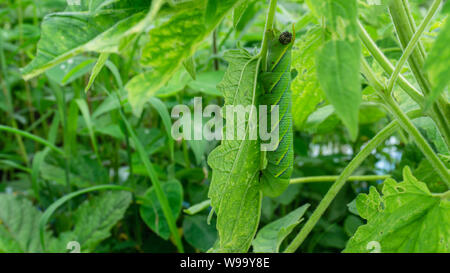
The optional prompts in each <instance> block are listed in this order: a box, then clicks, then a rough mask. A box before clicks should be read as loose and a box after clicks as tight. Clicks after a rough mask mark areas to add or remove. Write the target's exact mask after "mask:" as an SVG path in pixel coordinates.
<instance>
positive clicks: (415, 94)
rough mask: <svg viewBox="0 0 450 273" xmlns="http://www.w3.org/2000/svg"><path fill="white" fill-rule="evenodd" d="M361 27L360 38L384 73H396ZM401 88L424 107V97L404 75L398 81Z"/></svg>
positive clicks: (360, 26)
mask: <svg viewBox="0 0 450 273" xmlns="http://www.w3.org/2000/svg"><path fill="white" fill-rule="evenodd" d="M358 27H359V37H360V39H361V41H362V42H363V43H364V46H365V47H366V48H367V50H368V51H369V52H370V54H372V57H373V58H374V59H375V60H376V61H377V62H378V64H379V65H380V66H381V67H382V68H383V70H384V72H386V73H387V74H388V75H389V76H391V75H392V73H393V72H394V69H395V68H394V66H393V65H392V63H391V62H390V61H389V59H388V58H386V56H385V55H384V54H383V52H382V51H381V50H380V48H378V46H377V45H376V44H375V42H374V41H373V40H372V38H370V35H369V33H367V31H366V29H365V28H364V26H363V25H362V24H361V23H360V22H358ZM398 84H399V86H400V87H401V88H402V89H403V90H404V91H405V92H406V93H407V94H408V95H409V96H410V97H411V98H412V99H413V100H414V101H415V102H417V103H418V104H419V105H421V106H423V104H424V97H423V95H422V94H421V93H420V92H419V91H418V90H417V89H416V88H415V87H414V86H413V85H412V84H411V83H409V82H408V81H407V80H406V79H405V78H404V77H403V76H402V75H400V76H399V79H398Z"/></svg>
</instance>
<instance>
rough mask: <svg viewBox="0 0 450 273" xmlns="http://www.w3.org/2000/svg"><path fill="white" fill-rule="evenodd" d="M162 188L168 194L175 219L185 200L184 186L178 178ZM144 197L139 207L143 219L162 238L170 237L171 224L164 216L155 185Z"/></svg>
mask: <svg viewBox="0 0 450 273" xmlns="http://www.w3.org/2000/svg"><path fill="white" fill-rule="evenodd" d="M162 189H163V191H164V193H165V194H166V196H167V199H168V201H169V205H170V208H171V209H172V214H173V217H174V219H176V218H178V215H180V211H181V204H182V202H183V187H182V186H181V184H180V182H178V181H177V180H172V181H169V182H166V183H164V184H162ZM144 198H145V199H144V200H143V204H142V205H141V207H140V209H139V211H140V214H141V218H142V220H144V222H145V223H146V224H147V226H148V227H149V228H150V229H151V230H153V231H154V232H155V233H156V234H158V235H159V236H161V238H163V239H165V240H167V239H169V236H170V229H169V225H168V224H167V220H166V218H165V217H164V213H163V210H162V207H161V204H160V203H159V201H158V197H157V196H156V191H155V189H154V187H153V186H152V187H151V188H149V189H148V190H147V192H146V193H145V195H144Z"/></svg>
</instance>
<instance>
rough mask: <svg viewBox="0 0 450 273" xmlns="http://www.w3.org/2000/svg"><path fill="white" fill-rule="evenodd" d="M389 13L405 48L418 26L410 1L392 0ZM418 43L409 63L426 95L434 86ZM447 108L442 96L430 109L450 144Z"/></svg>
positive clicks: (449, 123)
mask: <svg viewBox="0 0 450 273" xmlns="http://www.w3.org/2000/svg"><path fill="white" fill-rule="evenodd" d="M389 13H390V15H391V18H392V21H393V23H394V26H395V29H396V32H397V36H398V39H399V41H400V44H401V45H402V47H403V48H406V47H407V45H408V43H409V41H410V40H411V39H412V37H413V35H414V33H415V32H416V30H415V28H416V26H415V24H414V20H413V19H412V15H411V11H410V9H409V5H408V1H407V0H392V1H391V2H390V5H389ZM417 44H418V46H417V47H416V49H415V50H413V52H412V54H411V56H410V58H409V59H408V63H409V67H410V69H411V72H412V74H413V75H414V78H415V79H416V81H417V83H418V84H419V86H420V88H421V90H422V93H423V94H424V95H425V96H426V95H428V94H430V93H431V90H432V88H431V84H430V81H429V79H428V77H427V75H426V73H425V71H424V69H423V67H424V65H425V58H426V56H425V50H424V47H423V45H422V43H421V42H420V40H419V41H418V42H417ZM446 109H448V102H447V100H445V99H444V98H443V97H442V96H440V97H439V98H438V99H437V100H436V103H434V104H433V105H432V107H431V109H430V110H431V112H432V115H430V117H431V118H433V120H434V121H435V123H436V125H437V127H438V129H439V131H440V132H441V134H442V136H443V138H444V140H445V143H446V144H447V145H450V115H449V114H448V111H447V110H446Z"/></svg>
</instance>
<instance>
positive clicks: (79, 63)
mask: <svg viewBox="0 0 450 273" xmlns="http://www.w3.org/2000/svg"><path fill="white" fill-rule="evenodd" d="M94 62H95V59H92V58H86V57H83V56H76V57H74V58H71V59H69V60H67V61H65V62H62V63H61V64H59V65H58V66H54V67H52V68H51V69H49V70H47V72H46V73H45V74H46V75H47V76H48V77H49V78H50V79H51V80H53V81H55V82H57V83H58V84H60V85H67V84H69V83H71V82H73V81H74V80H76V79H78V78H80V77H82V76H83V75H84V74H86V73H88V72H89V71H91V69H92V67H94Z"/></svg>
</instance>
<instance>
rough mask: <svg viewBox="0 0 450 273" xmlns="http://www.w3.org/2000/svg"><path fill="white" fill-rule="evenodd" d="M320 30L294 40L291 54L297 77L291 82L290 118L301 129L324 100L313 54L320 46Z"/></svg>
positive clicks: (311, 31)
mask: <svg viewBox="0 0 450 273" xmlns="http://www.w3.org/2000/svg"><path fill="white" fill-rule="evenodd" d="M321 35H322V30H321V29H318V28H315V29H311V30H310V31H308V33H306V34H305V36H302V38H301V39H297V40H296V42H297V43H296V48H295V49H294V50H293V52H292V56H293V59H292V68H293V69H295V70H297V72H298V74H297V77H295V78H294V80H292V85H291V89H292V116H293V117H294V125H295V127H296V128H297V129H301V128H302V127H303V125H304V123H305V121H306V119H307V118H308V117H309V115H311V114H312V113H313V112H314V111H315V110H316V108H317V106H318V105H319V103H320V102H322V101H323V99H324V94H323V91H322V89H321V88H320V84H319V80H318V78H317V70H316V59H315V52H316V50H318V49H319V47H320V46H321V45H322V43H323V41H322V39H321Z"/></svg>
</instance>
